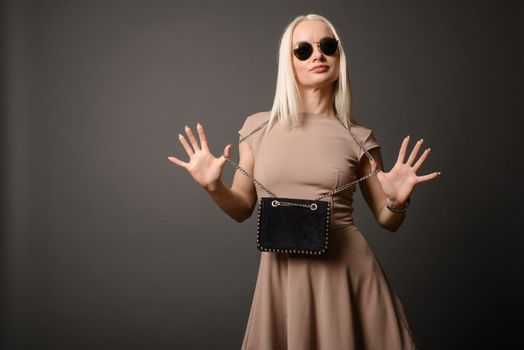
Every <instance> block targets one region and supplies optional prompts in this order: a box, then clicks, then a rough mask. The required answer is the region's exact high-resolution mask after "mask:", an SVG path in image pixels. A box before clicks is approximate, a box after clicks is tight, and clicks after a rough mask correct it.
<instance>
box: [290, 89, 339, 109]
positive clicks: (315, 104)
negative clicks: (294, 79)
mask: <svg viewBox="0 0 524 350" xmlns="http://www.w3.org/2000/svg"><path fill="white" fill-rule="evenodd" d="M299 93H300V98H301V108H300V112H301V113H306V114H309V113H311V114H321V115H326V116H336V112H335V108H334V106H333V86H329V87H326V86H322V87H307V86H301V87H300V89H299Z"/></svg>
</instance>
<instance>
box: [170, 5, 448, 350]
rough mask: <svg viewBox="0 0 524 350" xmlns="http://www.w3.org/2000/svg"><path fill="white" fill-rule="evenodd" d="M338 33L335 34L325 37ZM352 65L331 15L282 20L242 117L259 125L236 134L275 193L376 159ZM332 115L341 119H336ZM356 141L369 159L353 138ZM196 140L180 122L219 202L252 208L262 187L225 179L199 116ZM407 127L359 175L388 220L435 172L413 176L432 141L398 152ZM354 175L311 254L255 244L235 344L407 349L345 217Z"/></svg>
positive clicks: (195, 171) (254, 170)
mask: <svg viewBox="0 0 524 350" xmlns="http://www.w3.org/2000/svg"><path fill="white" fill-rule="evenodd" d="M334 40H335V41H334ZM348 76H349V74H348V73H347V68H346V59H345V54H344V50H343V47H342V43H341V41H340V38H339V36H338V34H337V32H336V31H335V28H334V27H333V26H332V24H331V23H330V22H329V21H328V20H327V19H326V18H324V17H322V16H318V15H313V14H310V15H307V16H299V17H297V18H295V19H294V20H293V21H292V22H291V23H290V24H289V25H288V26H287V28H286V30H285V32H284V34H283V36H282V40H281V44H280V51H279V66H278V78H277V80H278V81H277V88H276V95H275V100H274V104H273V108H272V110H271V111H265V112H259V113H255V114H253V115H250V116H249V117H247V118H246V120H245V122H244V125H243V126H242V128H241V129H240V130H239V134H240V135H241V140H242V136H245V135H247V134H248V133H250V132H251V131H253V130H254V129H255V128H256V127H257V126H259V125H260V124H261V123H263V122H264V121H268V120H269V123H268V125H267V127H266V128H265V129H261V130H259V131H258V132H256V133H254V134H252V135H251V136H250V137H249V138H247V139H245V140H243V141H244V142H241V143H240V144H239V152H240V160H239V165H240V166H241V167H242V168H244V169H246V171H247V172H248V173H250V174H253V176H254V177H255V178H256V179H257V180H259V181H260V182H261V183H262V184H264V186H265V187H266V188H269V189H271V191H272V192H274V193H276V194H277V195H278V196H279V197H289V198H309V199H312V198H314V197H316V196H318V195H319V194H321V193H325V192H328V191H330V190H332V189H334V188H336V187H338V186H340V185H342V184H345V183H348V182H350V181H352V180H355V179H356V178H360V177H361V176H363V175H365V174H369V173H370V172H372V171H374V170H375V169H376V167H377V166H378V167H379V169H382V158H381V153H380V149H379V147H380V146H379V144H378V142H377V140H376V139H375V137H374V135H373V133H372V131H371V130H370V129H368V128H365V127H363V126H361V125H358V124H356V123H355V121H354V120H353V118H352V116H351V114H350V111H351V94H350V85H349V78H348ZM337 118H338V119H337ZM340 121H342V122H343V123H344V125H346V126H348V127H350V128H351V129H350V130H351V131H352V133H353V134H354V135H355V136H356V137H357V138H359V139H360V140H361V141H362V142H363V147H364V148H365V149H366V150H367V151H369V153H370V154H371V155H372V158H374V160H368V158H367V157H362V156H363V154H365V153H364V152H363V151H362V149H361V148H360V146H359V145H358V144H356V143H355V142H354V140H353V139H352V138H351V136H350V135H349V133H348V130H346V128H344V126H343V125H342V124H341V123H340ZM197 131H198V135H199V139H200V143H201V144H200V145H199V144H198V143H197V141H196V139H195V136H194V134H193V133H192V131H191V129H190V128H189V127H187V126H186V128H185V132H186V134H187V136H188V137H189V140H190V142H191V145H189V144H188V142H187V141H186V139H185V137H184V136H182V135H181V134H179V139H180V142H181V143H182V146H183V147H184V149H185V150H186V152H187V154H188V155H189V157H190V161H189V162H188V163H186V162H183V161H181V160H179V159H177V158H175V157H169V159H170V160H171V161H172V162H173V163H175V164H177V165H179V166H181V167H184V168H185V169H187V170H188V171H189V172H190V174H191V175H192V176H193V178H194V179H195V181H196V182H197V183H198V184H199V185H201V186H202V187H203V188H204V189H205V190H206V191H207V192H208V193H209V194H210V196H211V197H212V198H213V200H214V201H215V202H216V203H217V204H218V206H219V207H220V208H222V210H223V211H224V212H226V213H227V214H228V215H229V216H231V217H232V218H234V219H235V220H237V221H238V222H242V221H243V220H245V219H247V218H248V217H250V216H251V215H252V212H253V210H254V208H255V206H256V204H257V198H260V197H261V196H267V193H264V191H263V190H262V189H260V188H259V187H256V186H255V185H254V183H253V181H252V180H251V179H249V178H248V177H246V176H244V174H241V173H240V172H236V173H235V176H234V179H233V184H232V186H231V188H228V187H227V186H225V185H224V183H223V182H222V181H221V180H220V177H221V173H222V169H223V166H224V164H225V162H226V160H227V159H226V158H228V157H229V156H230V152H231V145H230V144H229V145H227V146H226V147H225V149H224V155H222V156H221V157H219V158H215V157H214V156H213V155H211V153H210V152H209V148H208V145H207V141H206V136H205V133H204V128H203V126H202V125H201V124H200V123H197ZM408 142H409V136H408V137H406V138H405V139H404V140H403V141H402V144H401V146H400V151H399V153H398V159H397V162H396V164H395V165H394V166H393V168H392V169H391V170H390V171H389V172H383V171H379V172H378V173H377V176H372V177H369V178H367V179H366V180H363V181H361V182H359V185H360V188H361V190H362V194H363V196H364V199H365V200H366V202H367V204H368V205H369V207H370V208H371V210H372V212H373V214H374V216H375V218H376V219H377V221H378V223H379V224H380V225H381V226H382V227H384V228H385V229H387V230H389V231H392V232H395V231H397V230H398V228H399V227H400V225H401V224H402V222H403V220H404V217H405V209H406V207H407V205H408V203H409V198H410V195H411V194H412V192H413V189H414V187H415V185H416V184H418V183H421V182H424V181H428V180H431V179H434V178H435V177H436V176H437V175H439V174H440V173H439V172H434V173H431V174H429V175H424V176H417V175H416V171H417V170H418V169H419V168H420V166H421V165H422V163H423V162H424V160H425V159H426V157H427V156H428V152H429V148H428V149H426V150H425V151H424V152H423V153H422V155H421V156H420V158H419V159H418V160H417V161H416V162H415V158H416V156H417V154H418V152H419V150H420V148H421V145H422V139H420V140H419V141H418V142H417V143H416V144H415V146H414V148H413V150H412V152H411V153H410V154H409V157H408V159H407V160H406V161H405V155H406V149H407V147H408ZM355 190H356V189H355V188H354V187H350V188H349V189H347V190H344V191H342V192H338V193H336V194H335V195H333V196H332V197H331V198H330V201H331V204H332V208H333V209H332V214H331V215H332V220H331V227H330V233H329V235H330V236H329V237H330V239H329V249H328V252H327V253H326V254H325V255H320V256H311V255H300V254H298V255H297V254H289V255H288V254H286V253H275V252H261V256H260V266H259V271H258V277H257V282H256V288H255V292H254V297H253V303H252V306H251V310H250V314H249V318H248V323H247V327H246V332H245V335H244V339H243V343H242V349H268V350H269V349H290V350H291V349H293V350H303V349H326V350H333V349H337V350H341V349H377V350H386V349H395V350H398V349H416V346H415V343H414V339H413V336H412V333H411V329H410V327H409V325H408V322H407V320H406V316H405V314H404V310H403V308H402V305H401V303H400V301H399V299H398V298H397V296H396V295H395V293H394V292H393V291H392V289H391V287H390V285H389V283H388V280H387V278H386V276H385V274H384V272H383V270H382V268H381V265H380V263H379V262H378V260H377V259H376V258H375V256H374V254H373V252H372V251H371V249H370V247H369V246H368V244H367V241H366V240H365V238H364V237H363V235H362V234H361V232H360V231H359V229H358V228H357V226H356V225H355V223H354V222H353V218H352V211H353V209H352V196H353V192H355Z"/></svg>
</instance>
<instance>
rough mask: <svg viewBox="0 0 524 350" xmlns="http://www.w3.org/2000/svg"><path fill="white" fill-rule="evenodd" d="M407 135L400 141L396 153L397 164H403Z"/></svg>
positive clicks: (407, 141)
mask: <svg viewBox="0 0 524 350" xmlns="http://www.w3.org/2000/svg"><path fill="white" fill-rule="evenodd" d="M408 143H409V135H408V136H406V137H405V138H404V140H402V144H401V145H400V150H399V151H398V157H397V163H399V162H400V163H404V157H405V156H406V148H408Z"/></svg>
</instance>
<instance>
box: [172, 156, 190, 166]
mask: <svg viewBox="0 0 524 350" xmlns="http://www.w3.org/2000/svg"><path fill="white" fill-rule="evenodd" d="M167 159H169V160H170V161H171V162H173V163H175V164H177V165H180V166H181V167H183V168H185V167H186V166H187V165H188V163H186V162H183V161H181V160H180V159H177V158H175V157H167Z"/></svg>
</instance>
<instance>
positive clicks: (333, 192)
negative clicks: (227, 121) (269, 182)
mask: <svg viewBox="0 0 524 350" xmlns="http://www.w3.org/2000/svg"><path fill="white" fill-rule="evenodd" d="M337 120H338V121H339V122H340V123H341V124H342V126H343V127H344V128H345V129H346V130H347V131H348V132H349V134H350V135H351V136H352V137H353V139H354V140H355V142H356V143H358V144H359V146H360V149H362V150H364V153H365V154H366V156H367V157H368V159H369V161H372V160H373V157H372V156H371V154H369V152H368V151H367V150H366V149H365V148H364V145H363V143H362V142H361V141H360V140H359V139H357V138H356V137H355V135H353V133H352V132H351V130H349V129H348V128H347V127H346V125H344V123H343V122H342V121H341V120H340V119H339V118H337ZM267 123H269V120H266V121H264V122H263V123H262V124H260V125H259V126H257V127H256V128H255V129H254V130H253V131H251V132H250V133H249V134H248V135H247V136H245V137H241V138H240V139H239V140H238V141H235V142H233V143H232V144H231V148H233V145H235V146H237V147H238V146H239V145H240V143H241V142H243V141H244V140H245V139H247V138H248V137H249V136H251V135H253V134H254V133H255V132H257V131H258V130H260V129H261V128H263V127H264V125H266V124H267ZM224 157H225V158H226V160H227V161H228V162H229V163H231V164H232V165H233V166H234V167H235V168H236V169H237V170H239V171H240V172H242V174H244V175H246V176H247V177H249V178H250V179H251V180H252V181H253V183H254V184H255V185H258V186H259V187H260V188H262V189H263V190H264V191H266V192H267V193H268V194H269V195H270V196H271V197H277V196H276V195H275V194H274V193H273V192H271V191H269V190H268V189H267V188H266V187H265V186H264V185H262V184H261V183H260V182H259V181H258V180H257V179H255V178H254V177H253V176H251V175H250V174H249V173H248V172H247V171H245V170H244V169H243V168H242V167H241V166H239V165H238V164H237V163H235V162H234V161H232V160H231V157H226V156H224ZM379 171H380V169H379V168H378V166H377V168H376V169H375V170H374V171H372V172H371V173H369V174H367V175H364V176H362V177H361V178H359V179H357V180H355V181H352V182H349V183H347V184H345V185H342V186H339V187H337V188H335V189H334V190H332V191H329V192H326V193H323V194H321V195H320V196H318V197H317V198H316V200H320V199H322V198H324V197H327V196H332V195H334V194H335V193H338V192H340V191H344V190H345V189H347V188H349V187H351V186H353V185H355V184H356V183H358V182H360V181H362V180H365V179H367V178H369V177H371V176H373V175H375V174H377V173H378V172H379ZM279 203H281V204H280V205H298V206H306V207H308V208H311V206H310V205H307V204H295V203H292V204H291V203H289V202H279ZM284 203H287V204H284Z"/></svg>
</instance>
